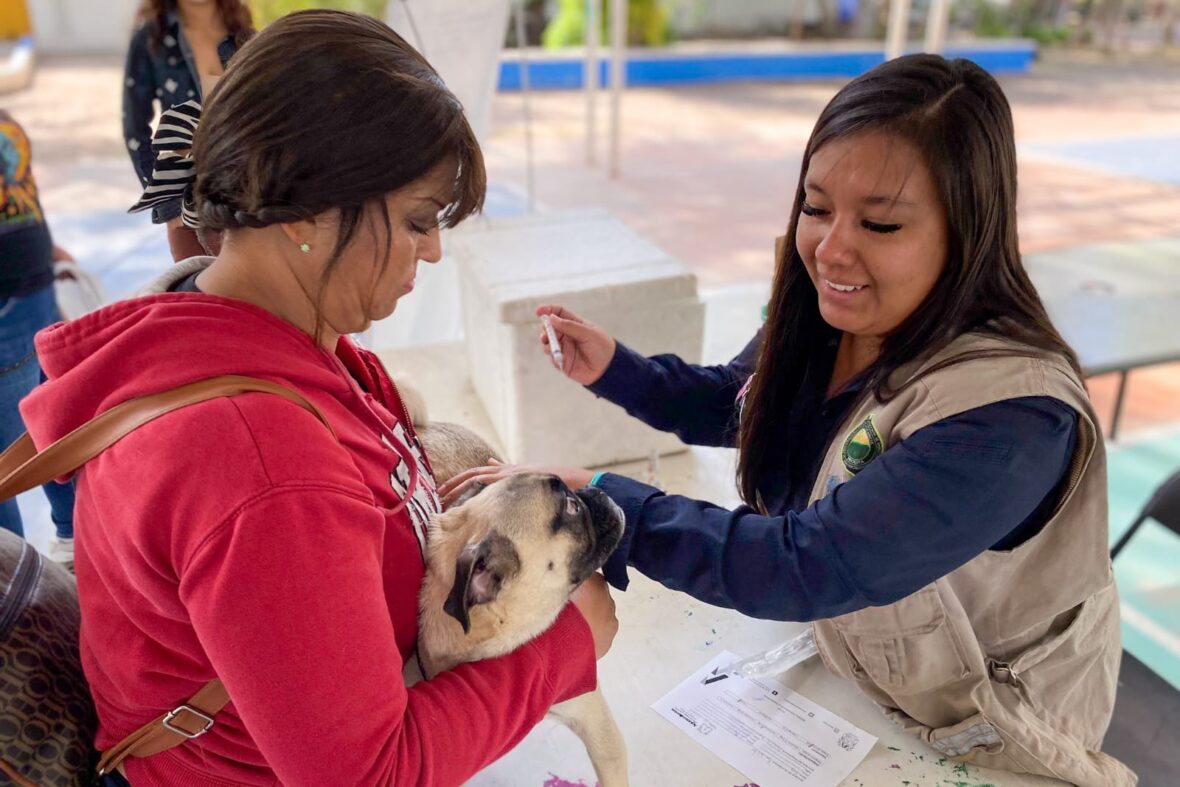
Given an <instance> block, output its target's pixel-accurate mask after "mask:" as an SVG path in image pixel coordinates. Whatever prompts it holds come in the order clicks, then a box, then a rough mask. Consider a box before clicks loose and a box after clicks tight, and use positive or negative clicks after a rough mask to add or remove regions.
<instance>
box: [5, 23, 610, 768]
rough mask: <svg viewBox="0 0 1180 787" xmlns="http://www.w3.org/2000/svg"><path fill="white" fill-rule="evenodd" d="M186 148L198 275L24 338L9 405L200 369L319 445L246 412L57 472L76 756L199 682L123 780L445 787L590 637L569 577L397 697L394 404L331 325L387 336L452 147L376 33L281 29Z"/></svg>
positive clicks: (45, 402)
mask: <svg viewBox="0 0 1180 787" xmlns="http://www.w3.org/2000/svg"><path fill="white" fill-rule="evenodd" d="M293 76H295V77H296V78H294V79H293V78H292V77H293ZM193 158H194V159H195V161H196V181H195V186H194V189H193V197H194V200H193V207H194V208H195V211H196V214H197V216H199V219H200V222H201V223H202V224H203V225H204V226H205V227H207V228H209V229H211V230H219V231H222V232H223V237H224V245H223V247H222V249H221V251H220V253H219V255H218V256H217V257H216V258H210V257H205V258H194V259H192V260H189V261H188V262H187V263H186V264H185V265H183V266H175V267H173V268H172V269H170V270H169V272H168V274H167V275H166V278H165V279H164V280H162V281H161V282H159V283H158V284H157V286H156V287H155V288H154V289H155V294H151V295H147V296H143V297H139V298H135V299H132V300H128V301H123V302H120V303H117V304H114V305H112V306H110V307H107V308H105V309H103V310H101V311H98V312H95V313H93V314H90V315H88V316H86V317H84V318H82V319H80V320H76V321H73V322H71V323H66V324H60V325H58V326H55V327H53V328H50V329H47V330H46V331H44V332H42V333H41V334H40V335H39V336H38V351H39V353H40V355H41V360H42V363H43V366H44V368H45V371H46V373H47V375H48V377H49V382H47V383H46V384H45V385H43V386H42V387H41V388H40V389H38V390H37V391H36V392H35V393H34V394H33V395H32V396H31V397H30V398H29V399H27V400H26V401H25V402H24V405H23V413H24V416H25V419H26V422H27V423H28V425H29V428H30V432H31V433H32V435H33V437H34V440H35V442H36V443H37V444H38V445H39V446H44V445H46V444H47V443H49V442H51V441H52V440H54V439H56V438H58V437H60V436H62V435H63V434H65V433H67V432H69V431H70V430H71V429H73V428H74V427H76V426H78V425H79V424H81V423H83V422H85V421H87V420H89V419H91V418H93V417H94V416H95V415H96V414H97V413H100V412H103V411H105V410H107V409H109V408H111V407H113V406H115V405H117V404H119V403H120V402H123V401H126V400H128V399H131V398H134V397H138V396H143V395H145V394H149V393H153V392H158V391H163V390H167V389H171V388H174V387H176V386H179V385H183V384H186V383H191V382H194V381H197V380H200V379H204V378H209V377H215V376H219V375H224V374H241V375H250V376H253V377H260V378H264V379H269V380H273V381H275V382H278V383H281V384H283V385H286V386H288V387H290V388H293V389H295V390H297V391H299V392H300V393H302V395H303V396H304V397H306V398H307V399H308V400H310V401H311V402H312V403H313V404H314V405H316V406H317V407H318V409H319V410H320V411H321V412H322V413H323V414H324V415H325V416H326V417H327V420H328V421H329V423H330V425H331V427H332V430H333V431H334V432H335V436H333V435H332V434H331V433H330V432H329V431H328V430H327V429H325V428H324V425H323V424H321V423H320V422H319V421H317V419H316V418H314V417H313V416H311V415H309V414H308V413H307V412H306V411H304V410H303V409H301V408H300V407H298V406H296V405H293V404H291V403H289V402H287V401H285V400H283V399H281V398H279V397H276V396H273V395H270V394H260V393H255V394H246V395H242V396H237V397H233V398H222V399H215V400H211V401H207V402H204V403H201V404H197V405H193V406H190V407H186V408H183V409H181V410H177V411H175V412H172V413H170V414H168V415H165V416H163V417H161V418H159V419H157V420H155V421H152V422H151V423H150V424H148V425H146V426H143V427H141V428H140V429H138V430H136V431H135V432H133V433H131V434H130V435H129V436H128V437H126V438H124V439H123V440H121V441H120V442H118V443H117V444H115V445H114V446H113V447H111V448H110V449H108V450H107V451H105V452H104V453H102V454H101V455H100V456H99V457H97V458H96V459H94V460H93V461H91V462H90V463H89V464H87V465H86V467H85V468H84V469H83V470H82V471H81V473H80V476H79V487H78V498H79V499H78V507H77V515H76V519H77V529H78V536H77V555H76V568H77V577H78V592H79V597H80V600H81V605H82V610H83V615H82V617H83V624H82V634H81V652H82V658H83V665H84V667H85V670H86V675H87V678H88V679H89V682H90V686H91V690H92V693H93V695H94V700H95V704H96V706H97V709H98V715H99V720H100V729H99V733H98V741H97V743H98V746H99V748H104V749H105V748H108V747H110V746H112V745H113V744H115V743H116V742H118V741H120V740H122V739H123V738H124V737H125V736H127V735H128V734H129V733H131V732H133V731H134V730H136V729H138V728H139V727H140V726H141V725H143V724H145V722H148V721H150V720H151V719H154V718H155V717H157V716H159V715H161V714H162V713H164V712H166V711H168V710H170V709H173V708H176V707H177V706H178V705H180V704H182V703H184V702H185V701H186V700H187V699H188V698H189V697H191V696H192V695H193V694H194V693H195V692H196V691H197V690H198V689H200V688H201V687H202V686H204V685H205V684H206V683H208V682H209V681H210V680H211V679H213V678H214V677H217V678H220V680H221V681H222V683H223V684H224V686H225V688H226V691H227V692H228V695H229V698H230V704H229V705H227V706H226V707H225V708H224V709H223V710H221V711H220V712H219V713H217V714H216V717H215V719H214V724H213V725H212V727H211V728H210V729H209V730H208V731H207V732H206V733H204V734H203V735H201V736H200V737H197V738H195V739H193V740H190V741H187V742H185V743H183V744H182V745H180V746H177V747H175V748H172V749H169V750H167V751H164V752H162V753H159V754H156V755H154V756H149V757H142V758H132V759H129V760H127V761H126V762H125V763H124V766H123V769H124V772H125V776H126V778H127V780H129V781H130V783H131V784H133V785H135V787H141V785H185V787H200V786H202V785H210V786H212V785H227V784H247V785H264V784H265V785H273V784H276V783H281V784H288V785H323V784H338V785H349V786H350V787H351V786H352V785H362V786H363V787H369V785H409V784H414V785H419V784H421V785H455V784H460V783H461V782H463V781H465V780H466V779H467V778H468V777H470V776H471V775H472V774H474V773H475V772H476V771H478V770H479V769H480V768H482V767H484V766H485V765H487V764H488V763H489V762H491V761H492V760H494V759H496V758H497V757H498V756H500V755H502V754H503V753H505V752H506V751H508V750H509V749H510V748H511V747H512V746H513V745H514V744H515V743H516V742H517V741H519V740H520V739H521V738H522V737H523V736H524V735H525V733H526V732H527V731H528V730H529V729H530V728H531V727H532V726H533V725H534V724H535V723H536V722H537V721H539V720H540V719H541V718H542V716H543V715H544V713H545V711H546V710H547V709H548V707H549V706H550V705H551V704H553V703H554V702H558V701H561V700H563V699H567V698H569V697H572V696H576V695H577V694H579V693H582V692H585V691H587V690H589V689H591V688H592V687H593V686H594V682H595V664H594V662H595V655H596V654H597V655H598V656H601V655H602V654H603V653H604V652H605V651H606V649H607V648H608V647H609V644H610V640H611V638H612V636H613V632H614V630H615V627H616V626H617V622H616V621H615V619H614V611H613V604H612V602H611V601H610V597H609V594H608V593H607V592H606V590H605V586H604V585H602V584H601V583H599V582H596V583H588V584H587V585H584V586H583V587H582V588H581V589H580V590H579V591H578V593H577V594H576V595H575V600H574V605H571V606H570V607H567V609H566V610H565V611H564V612H563V613H562V614H561V615H560V616H559V618H558V619H557V621H556V622H555V624H554V625H553V627H552V628H551V629H549V631H547V632H546V633H545V634H544V635H542V636H541V637H539V638H537V639H536V640H534V641H532V642H530V643H528V644H527V645H524V646H523V647H521V648H520V649H519V650H518V651H516V652H514V653H512V654H510V655H508V656H505V657H503V658H500V659H495V660H489V661H485V662H479V663H475V664H469V665H464V666H460V667H458V668H456V669H455V670H453V671H451V672H448V673H444V674H442V675H439V676H438V677H436V678H435V679H434V680H431V681H429V682H428V683H421V684H418V685H416V686H414V687H412V688H409V689H407V688H406V686H405V684H404V682H403V679H402V667H403V663H405V662H406V661H407V660H409V659H412V658H414V649H415V640H416V638H417V626H416V617H417V596H418V591H419V586H420V583H421V579H422V575H423V558H422V551H421V550H422V547H423V535H422V534H423V532H424V528H425V525H426V519H427V518H428V517H429V515H430V513H431V512H432V511H435V510H437V507H438V498H437V495H436V492H435V488H434V483H433V481H432V480H431V478H430V475H429V472H428V469H427V465H426V463H425V461H424V459H423V456H422V453H421V450H420V447H419V445H418V443H417V440H416V438H415V437H414V434H413V431H412V428H411V426H410V425H409V422H408V419H407V417H406V413H405V409H404V408H403V406H402V404H401V402H400V400H399V398H398V394H397V391H396V389H395V387H394V386H393V384H392V383H391V381H390V379H389V377H388V376H387V375H386V373H385V371H384V370H383V369H382V367H381V364H380V363H379V362H378V361H377V359H376V357H375V356H373V355H371V354H369V353H367V352H364V351H362V350H360V349H358V348H357V347H356V346H355V345H354V344H352V343H351V342H350V341H349V340H348V338H347V334H350V333H356V332H359V331H362V330H364V329H365V328H366V327H368V325H369V324H370V323H371V322H372V321H373V320H378V319H381V318H384V317H387V316H389V315H390V314H391V313H392V312H393V310H394V308H395V306H396V305H397V302H398V299H400V298H401V297H402V296H404V295H406V294H408V293H409V292H410V291H411V290H412V289H413V284H414V271H415V267H416V265H417V262H418V261H419V260H424V261H427V262H437V261H438V260H439V258H440V256H441V251H440V247H439V227H440V226H451V225H454V224H456V223H457V222H459V221H460V220H462V219H463V218H464V217H466V216H467V215H469V214H470V213H472V212H473V211H476V210H478V208H479V207H480V205H481V203H482V200H483V196H484V189H485V175H484V168H483V162H482V159H481V156H480V152H479V148H478V146H477V143H476V141H475V137H474V136H473V134H472V132H471V129H470V127H469V126H468V124H467V121H466V120H465V119H464V117H463V114H462V110H461V108H460V106H459V103H458V101H456V99H455V98H454V96H453V95H452V94H451V93H450V92H449V91H448V90H447V89H446V87H445V86H444V85H443V83H442V82H441V80H439V78H438V76H437V74H435V72H434V71H433V70H432V69H431V68H430V66H429V65H428V64H427V63H426V61H425V60H423V59H422V57H421V56H420V55H419V54H418V53H417V52H415V51H414V50H413V49H412V48H411V47H409V46H408V45H407V44H406V43H405V42H404V41H403V40H402V39H401V38H399V37H398V36H397V35H396V34H395V33H393V32H392V31H391V30H390V29H389V28H388V27H386V26H385V25H383V24H381V23H380V22H377V21H375V20H373V19H370V18H367V17H363V16H359V15H353V14H346V13H343V12H329V11H309V12H304V13H298V14H293V15H291V16H288V17H286V18H284V19H282V20H280V21H278V22H276V23H275V24H273V25H271V26H270V27H268V28H267V29H266V30H264V31H263V32H262V33H261V34H260V35H259V36H258V37H257V38H255V39H254V40H253V41H251V42H250V43H249V44H247V45H246V46H245V47H244V48H243V49H242V51H241V52H240V53H239V54H238V56H237V57H236V58H235V60H234V62H233V64H232V65H231V66H230V67H229V69H228V70H227V72H226V74H225V76H224V77H223V78H222V80H221V81H220V82H219V84H218V86H217V88H216V90H215V91H214V92H213V94H212V97H211V99H210V100H209V102H208V103H207V106H206V107H205V109H204V112H203V118H202V120H201V123H200V126H199V128H198V130H197V133H196V137H195V142H194V146H193ZM575 606H576V608H575ZM117 778H118V780H117V781H113V782H111V781H109V780H108V782H109V783H115V784H122V783H124V782H122V780H121V777H117Z"/></svg>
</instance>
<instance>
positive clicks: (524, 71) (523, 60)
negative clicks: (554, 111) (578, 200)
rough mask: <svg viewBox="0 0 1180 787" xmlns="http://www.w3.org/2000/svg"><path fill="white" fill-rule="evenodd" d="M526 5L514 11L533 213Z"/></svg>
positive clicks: (527, 189)
mask: <svg viewBox="0 0 1180 787" xmlns="http://www.w3.org/2000/svg"><path fill="white" fill-rule="evenodd" d="M524 3H525V0H517V2H516V3H515V4H514V6H515V7H514V9H513V10H514V12H515V16H516V49H517V51H518V52H519V53H520V96H521V99H522V100H523V102H524V169H525V194H526V199H527V200H528V209H529V213H532V212H533V211H534V210H536V207H537V180H536V175H535V168H534V167H533V105H532V94H531V91H530V88H529V58H528V47H527V44H528V41H527V40H526V39H525V27H524Z"/></svg>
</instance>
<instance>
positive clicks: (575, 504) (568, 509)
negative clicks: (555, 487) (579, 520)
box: [565, 495, 582, 516]
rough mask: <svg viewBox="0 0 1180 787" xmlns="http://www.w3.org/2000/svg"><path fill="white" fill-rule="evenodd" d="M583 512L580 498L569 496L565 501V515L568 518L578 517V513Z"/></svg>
mask: <svg viewBox="0 0 1180 787" xmlns="http://www.w3.org/2000/svg"><path fill="white" fill-rule="evenodd" d="M581 510H582V503H581V501H580V500H578V498H576V497H574V496H573V495H569V496H568V497H566V499H565V513H566V516H577V515H578V512H579V511H581Z"/></svg>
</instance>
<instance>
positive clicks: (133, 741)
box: [0, 375, 336, 784]
mask: <svg viewBox="0 0 1180 787" xmlns="http://www.w3.org/2000/svg"><path fill="white" fill-rule="evenodd" d="M253 392H258V393H269V394H275V395H276V396H281V397H283V398H284V399H286V400H287V401H290V402H293V403H295V404H297V405H299V406H300V407H302V408H303V409H304V410H307V411H308V412H309V413H311V414H312V415H314V416H315V417H316V418H318V419H319V420H320V421H321V422H323V424H324V426H326V427H328V431H329V432H331V433H332V435H333V437H335V435H336V432H335V430H333V429H332V425H331V424H329V423H328V419H327V418H325V417H324V414H323V413H321V412H320V411H319V409H318V408H317V407H316V406H315V405H314V404H312V403H311V402H309V401H308V400H307V399H306V398H304V397H303V395H302V394H300V393H298V392H296V391H294V390H292V389H290V388H288V387H287V386H285V385H280V384H278V383H273V382H270V381H268V380H260V379H258V378H254V377H243V376H240V375H225V376H222V377H211V378H209V379H207V380H199V381H198V382H195V383H190V384H189V385H182V386H180V387H179V388H173V389H171V390H168V391H162V392H160V393H156V394H150V395H148V396H141V397H138V398H136V399H129V400H128V401H126V402H123V403H122V404H119V405H116V406H115V407H112V408H111V409H109V410H107V411H106V412H104V413H102V414H100V415H98V416H96V417H95V418H93V419H91V420H89V421H87V422H86V423H84V424H82V425H81V426H79V427H78V428H77V429H75V430H74V431H72V432H70V433H69V434H67V435H66V436H65V437H62V438H61V439H60V440H57V441H56V442H54V443H53V444H52V445H49V446H47V447H46V448H45V450H44V451H41V452H38V451H37V448H36V446H34V445H33V441H32V439H31V438H30V437H29V436H28V434H24V435H21V437H20V439H18V440H17V441H16V442H15V443H13V444H12V445H11V446H9V447H8V449H7V450H5V451H4V453H3V454H0V500H7V499H8V498H10V497H15V496H16V495H18V494H20V493H21V492H25V491H27V490H29V489H32V488H33V487H35V486H40V485H41V484H43V483H45V482H47V481H51V480H53V479H54V478H59V477H61V476H64V475H68V474H69V473H71V472H73V471H74V470H77V469H78V468H79V467H81V466H82V465H84V464H86V463H87V462H89V461H90V460H91V459H93V458H94V457H96V456H98V455H99V454H100V453H102V452H103V451H104V450H106V449H107V448H109V447H110V446H112V445H114V444H115V443H117V442H118V441H119V440H121V439H122V438H124V437H126V436H127V435H128V434H130V433H131V432H133V431H134V430H135V429H137V428H139V427H141V426H143V425H144V424H146V423H148V422H149V421H152V420H154V419H156V418H159V417H160V416H161V415H164V414H166V413H170V412H172V411H173V410H179V409H180V408H182V407H187V406H189V405H191V404H197V403H198V402H204V401H208V400H209V399H216V398H219V397H223V396H238V395H239V394H244V393H253ZM228 702H229V695H228V694H226V692H225V687H224V686H222V685H221V681H220V680H218V679H217V678H214V679H213V680H211V681H209V682H208V683H207V684H205V686H204V687H203V688H201V690H200V691H198V692H197V693H196V694H194V695H193V696H192V698H190V699H189V701H188V702H186V703H185V704H183V705H180V706H179V707H177V708H175V709H173V710H171V711H169V712H168V713H164V714H162V715H160V717H159V718H156V719H153V720H152V721H150V722H148V723H147V724H145V725H143V726H142V727H140V728H139V729H138V730H136V731H135V732H133V733H131V734H130V735H128V736H127V737H126V738H124V739H123V740H122V741H120V742H119V743H118V744H117V745H115V746H114V747H112V748H111V749H109V750H107V751H106V752H105V753H104V754H103V756H102V759H101V760H99V766H98V774H99V776H103V775H105V774H108V773H110V772H111V771H113V770H114V769H115V768H117V767H118V766H119V764H120V763H121V762H123V760H125V759H127V758H128V757H150V756H151V755H153V754H159V753H160V752H162V751H165V750H166V749H171V748H172V747H173V746H178V745H180V744H182V743H184V742H185V741H187V740H192V739H193V738H198V737H200V736H201V735H204V734H205V733H206V732H207V731H208V730H209V728H210V727H212V726H213V717H214V716H215V715H216V714H217V713H218V712H219V711H220V710H221V709H222V708H224V707H225V706H226V704H227V703H228ZM5 772H6V771H5ZM9 775H10V777H11V774H9ZM17 783H18V784H19V783H20V782H17Z"/></svg>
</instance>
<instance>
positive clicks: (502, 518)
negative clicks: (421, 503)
mask: <svg viewBox="0 0 1180 787" xmlns="http://www.w3.org/2000/svg"><path fill="white" fill-rule="evenodd" d="M438 524H439V526H440V527H441V528H442V530H443V531H445V532H446V533H447V534H448V535H454V536H458V535H463V536H465V541H464V543H465V544H466V546H464V547H463V548H462V549H461V550H460V552H459V554H458V557H457V558H456V560H455V573H454V584H453V585H452V586H451V591H450V594H449V595H448V597H447V600H446V602H445V604H444V605H443V609H444V610H445V611H446V612H447V614H449V615H451V616H452V617H454V618H455V619H456V620H458V621H459V623H460V624H461V625H462V626H463V630H464V632H467V631H469V630H470V627H471V616H472V614H473V608H474V607H477V606H479V605H488V606H487V608H488V609H489V611H492V612H493V613H494V614H495V615H496V616H498V617H499V618H501V620H500V622H501V623H505V622H507V624H508V625H509V626H510V627H511V628H512V629H514V630H515V631H518V632H522V633H523V632H524V631H527V630H530V629H532V628H534V627H535V626H540V627H542V628H543V627H544V626H547V625H548V624H549V623H550V622H551V621H552V620H553V618H554V617H555V616H556V615H557V613H558V612H560V610H561V607H562V606H563V605H564V604H565V602H566V601H567V600H568V598H569V595H570V593H571V592H573V590H574V589H575V588H576V587H577V586H578V585H580V584H581V583H582V582H583V581H584V580H585V579H586V578H587V577H589V576H590V575H591V574H593V573H594V572H595V571H597V570H598V569H599V568H601V567H602V565H603V563H605V562H606V559H607V558H608V557H610V554H611V552H613V551H614V549H615V547H616V546H618V543H619V539H620V537H621V536H622V534H623V512H622V511H621V510H620V509H619V507H618V506H617V505H615V503H614V502H613V501H611V499H610V498H609V497H607V496H606V494H605V493H604V492H602V491H601V490H599V489H596V488H594V487H585V488H583V489H579V490H577V491H576V492H573V491H571V490H570V489H569V488H568V487H567V486H566V485H565V484H564V483H562V481H561V479H559V478H557V477H556V476H550V475H535V474H534V475H514V476H509V477H508V478H505V479H503V480H501V481H498V482H496V483H494V484H492V485H490V486H487V487H482V488H476V489H473V490H472V491H471V492H470V493H468V494H467V495H465V496H464V498H463V499H462V500H461V501H459V502H458V503H456V504H455V505H453V506H452V507H451V508H450V510H448V511H447V512H446V513H445V514H443V515H442V516H441V517H440V519H439V522H438ZM505 617H508V618H511V619H510V620H507V621H505V620H504V618H505ZM539 631H540V628H538V629H537V633H539Z"/></svg>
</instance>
